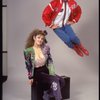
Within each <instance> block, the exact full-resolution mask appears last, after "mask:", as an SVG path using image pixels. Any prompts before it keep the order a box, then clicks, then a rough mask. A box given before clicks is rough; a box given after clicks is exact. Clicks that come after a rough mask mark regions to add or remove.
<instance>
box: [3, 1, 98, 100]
mask: <svg viewBox="0 0 100 100" xmlns="http://www.w3.org/2000/svg"><path fill="white" fill-rule="evenodd" d="M50 1H51V0H7V13H6V16H7V19H6V20H7V24H6V27H7V49H8V59H7V61H8V62H7V63H8V66H7V69H8V70H7V75H8V79H7V81H6V82H5V83H4V84H3V100H31V86H30V85H29V84H28V79H27V71H26V69H25V63H24V56H23V49H24V45H25V41H26V38H27V36H28V34H29V33H30V32H31V31H32V30H33V29H34V28H40V29H46V30H47V31H48V35H47V40H48V44H49V45H50V47H51V55H52V58H53V61H54V66H55V67H56V73H57V74H59V75H66V76H69V77H70V78H71V84H70V85H71V87H70V99H69V100H98V63H99V62H98V57H99V56H98V55H99V52H98V49H99V48H98V47H99V46H98V40H99V39H98V36H99V32H98V30H99V29H98V26H99V25H98V24H99V23H98V21H99V18H98V17H99V13H98V3H99V0H76V1H77V2H78V4H80V6H81V8H82V12H83V13H82V17H81V19H80V21H79V22H78V23H77V24H74V25H73V26H72V27H73V29H74V31H75V32H76V34H77V35H78V36H79V38H80V40H81V41H82V43H83V44H84V46H85V47H86V48H87V49H88V50H89V52H90V56H89V57H86V56H85V57H83V58H81V57H79V56H78V55H77V54H76V53H75V52H74V51H73V50H71V49H69V48H68V47H67V46H66V45H65V44H64V43H63V42H62V41H61V40H60V39H59V38H58V37H57V36H56V34H54V32H53V31H52V30H51V29H49V28H47V27H45V26H44V23H43V21H42V19H41V14H42V11H43V9H44V7H45V6H46V5H47V4H48V3H49V2H50Z"/></svg>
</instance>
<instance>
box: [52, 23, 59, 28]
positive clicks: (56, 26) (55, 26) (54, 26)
mask: <svg viewBox="0 0 100 100" xmlns="http://www.w3.org/2000/svg"><path fill="white" fill-rule="evenodd" d="M58 27H59V26H58V24H53V25H52V26H51V27H50V28H52V29H55V28H58Z"/></svg>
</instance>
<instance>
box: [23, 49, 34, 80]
mask: <svg viewBox="0 0 100 100" xmlns="http://www.w3.org/2000/svg"><path fill="white" fill-rule="evenodd" d="M24 58H25V64H26V69H27V71H28V78H29V79H32V78H33V75H32V63H31V54H30V53H29V52H28V51H27V50H24Z"/></svg>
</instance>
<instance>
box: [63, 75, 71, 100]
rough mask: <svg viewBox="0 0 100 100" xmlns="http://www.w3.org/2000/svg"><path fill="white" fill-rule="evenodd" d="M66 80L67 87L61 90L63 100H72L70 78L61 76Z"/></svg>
mask: <svg viewBox="0 0 100 100" xmlns="http://www.w3.org/2000/svg"><path fill="white" fill-rule="evenodd" d="M61 77H62V78H64V80H65V86H64V87H63V88H62V89H61V94H62V98H63V99H69V98H70V77H67V76H61Z"/></svg>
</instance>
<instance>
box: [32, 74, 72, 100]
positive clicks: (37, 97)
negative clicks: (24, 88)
mask: <svg viewBox="0 0 100 100" xmlns="http://www.w3.org/2000/svg"><path fill="white" fill-rule="evenodd" d="M61 77H62V78H64V80H65V86H64V87H63V88H62V89H61V94H62V97H63V99H69V98H70V77H67V76H61ZM42 97H43V89H42V87H41V86H40V85H39V84H33V85H32V87H31V100H43V99H42Z"/></svg>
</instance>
